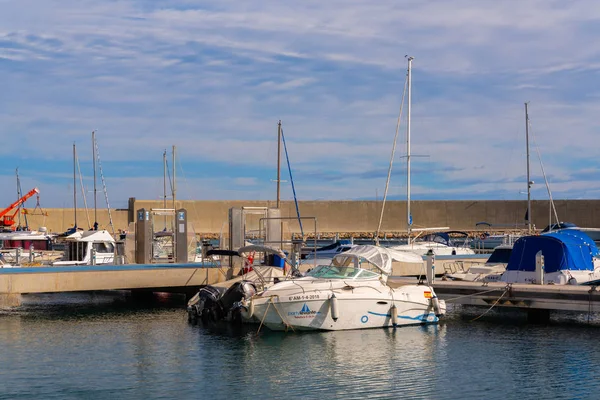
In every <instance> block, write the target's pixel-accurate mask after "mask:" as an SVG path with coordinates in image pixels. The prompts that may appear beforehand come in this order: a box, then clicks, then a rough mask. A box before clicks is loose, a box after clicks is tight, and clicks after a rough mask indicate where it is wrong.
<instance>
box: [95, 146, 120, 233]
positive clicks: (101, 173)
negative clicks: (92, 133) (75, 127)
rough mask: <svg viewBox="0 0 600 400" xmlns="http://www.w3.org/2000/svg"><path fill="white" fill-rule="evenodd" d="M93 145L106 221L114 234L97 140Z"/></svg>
mask: <svg viewBox="0 0 600 400" xmlns="http://www.w3.org/2000/svg"><path fill="white" fill-rule="evenodd" d="M94 146H95V148H96V158H97V161H98V169H99V170H100V180H101V181H102V189H103V191H104V200H106V209H107V210H108V223H109V225H110V228H111V230H112V234H113V236H114V234H115V226H114V225H113V220H112V214H111V213H110V204H109V203H108V192H107V190H106V181H105V180H104V173H103V172H102V163H101V162H100V151H99V150H98V141H97V140H94Z"/></svg>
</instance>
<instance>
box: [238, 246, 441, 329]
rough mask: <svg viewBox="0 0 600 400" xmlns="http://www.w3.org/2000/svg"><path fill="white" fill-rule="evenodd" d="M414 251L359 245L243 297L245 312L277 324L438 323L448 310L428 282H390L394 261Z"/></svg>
mask: <svg viewBox="0 0 600 400" xmlns="http://www.w3.org/2000/svg"><path fill="white" fill-rule="evenodd" d="M393 261H397V262H410V263H413V262H416V261H421V262H422V259H421V258H420V257H419V256H416V255H414V254H410V253H405V252H396V251H393V250H390V249H386V248H383V247H378V246H371V245H364V246H355V247H353V248H352V249H350V250H348V251H346V252H344V253H341V254H338V255H336V256H335V257H334V258H333V260H332V262H331V264H330V265H321V266H318V267H316V268H314V269H313V270H311V271H310V272H309V273H308V274H307V276H305V277H302V278H298V279H291V280H286V281H282V282H280V283H277V284H275V285H273V286H272V287H270V288H268V289H267V290H265V291H263V292H261V293H259V294H257V295H254V296H252V297H251V298H250V300H249V301H244V302H243V306H244V311H243V312H242V317H244V318H245V319H246V320H250V319H251V320H253V321H254V322H259V323H261V324H264V325H265V326H267V327H268V328H270V329H272V330H288V329H293V330H346V329H365V328H383V327H396V326H403V325H415V324H429V323H437V322H438V321H439V317H440V316H441V315H443V314H445V310H446V305H445V303H444V301H442V300H438V299H437V297H436V295H435V293H434V291H433V289H432V288H431V287H430V286H427V285H416V284H415V285H405V286H400V287H398V288H392V287H390V286H388V284H387V279H388V276H389V275H390V273H391V271H392V262H393Z"/></svg>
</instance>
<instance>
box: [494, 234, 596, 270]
mask: <svg viewBox="0 0 600 400" xmlns="http://www.w3.org/2000/svg"><path fill="white" fill-rule="evenodd" d="M538 251H541V252H542V254H543V256H544V270H545V272H546V273H552V272H557V271H562V270H590V271H593V270H594V262H593V257H596V256H597V255H598V247H597V246H596V244H595V243H594V241H593V240H592V239H591V238H590V237H589V236H588V235H586V234H585V233H583V232H580V231H575V230H570V229H568V230H562V231H557V232H553V233H548V234H544V235H540V236H524V237H522V238H520V239H519V240H517V241H516V242H515V244H514V246H513V250H512V254H511V256H510V260H509V262H508V265H507V267H506V270H507V271H535V255H536V254H537V252H538Z"/></svg>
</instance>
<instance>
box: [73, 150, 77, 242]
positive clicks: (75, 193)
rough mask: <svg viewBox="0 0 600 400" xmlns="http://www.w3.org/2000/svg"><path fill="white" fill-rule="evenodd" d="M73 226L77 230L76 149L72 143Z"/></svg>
mask: <svg viewBox="0 0 600 400" xmlns="http://www.w3.org/2000/svg"><path fill="white" fill-rule="evenodd" d="M73 221H74V222H73V228H74V230H75V232H77V150H76V147H75V143H73Z"/></svg>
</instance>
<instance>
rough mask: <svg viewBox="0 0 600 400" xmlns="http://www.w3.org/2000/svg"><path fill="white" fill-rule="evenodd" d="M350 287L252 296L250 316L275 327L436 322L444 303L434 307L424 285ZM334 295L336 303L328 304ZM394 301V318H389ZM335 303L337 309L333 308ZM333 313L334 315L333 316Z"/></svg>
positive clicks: (365, 326) (333, 327)
mask: <svg viewBox="0 0 600 400" xmlns="http://www.w3.org/2000/svg"><path fill="white" fill-rule="evenodd" d="M382 289H384V290H381V291H378V290H374V288H373V287H357V288H353V289H352V290H334V291H313V292H308V291H307V292H304V293H297V294H289V295H279V296H271V297H267V298H265V297H262V298H261V297H255V298H253V299H252V301H253V303H254V304H253V305H252V308H253V311H254V316H253V317H254V320H255V321H257V322H260V323H263V324H264V325H265V326H266V327H268V328H269V329H272V330H276V331H285V330H349V329H369V328H383V327H393V326H404V325H420V324H431V323H437V322H439V317H438V315H440V314H444V313H445V303H444V302H443V301H439V303H440V308H439V309H438V310H437V314H438V315H436V311H435V310H434V306H433V301H432V300H431V296H432V295H433V292H432V291H431V289H429V288H428V287H425V286H407V287H400V288H397V289H392V288H389V287H387V286H382ZM332 295H335V299H336V300H335V302H336V303H337V304H336V306H332V303H334V300H332ZM393 305H395V313H396V318H395V319H394V318H392V312H393V308H392V306H393ZM334 307H336V308H337V309H336V310H335V312H334V310H333V308H334ZM335 314H337V318H335V319H334V316H335Z"/></svg>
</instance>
